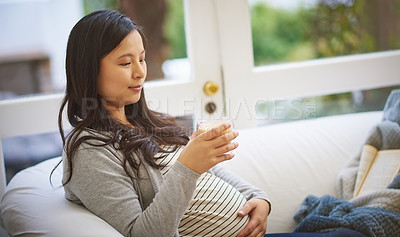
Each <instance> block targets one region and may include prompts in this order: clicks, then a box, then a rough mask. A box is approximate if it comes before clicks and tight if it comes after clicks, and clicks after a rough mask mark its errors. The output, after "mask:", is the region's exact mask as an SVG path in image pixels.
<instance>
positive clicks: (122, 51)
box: [97, 30, 147, 111]
mask: <svg viewBox="0 0 400 237" xmlns="http://www.w3.org/2000/svg"><path fill="white" fill-rule="evenodd" d="M146 74H147V65H146V62H145V50H144V46H143V41H142V37H141V35H140V34H139V32H138V31H137V30H133V31H132V32H131V33H129V34H128V35H127V36H126V37H125V38H124V39H123V40H122V41H121V43H120V44H119V45H118V46H117V47H116V48H115V49H114V50H113V51H111V52H110V53H109V54H107V55H106V56H105V57H104V58H102V59H101V61H100V72H99V77H98V82H97V90H98V93H99V95H100V96H101V98H102V101H103V104H104V106H105V107H106V109H107V110H109V111H110V110H111V111H113V110H120V109H121V108H124V106H125V105H128V104H132V103H136V102H138V101H139V99H140V95H141V91H142V86H143V83H144V80H145V79H146Z"/></svg>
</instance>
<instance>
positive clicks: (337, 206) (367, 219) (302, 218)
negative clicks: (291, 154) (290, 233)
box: [294, 195, 400, 237]
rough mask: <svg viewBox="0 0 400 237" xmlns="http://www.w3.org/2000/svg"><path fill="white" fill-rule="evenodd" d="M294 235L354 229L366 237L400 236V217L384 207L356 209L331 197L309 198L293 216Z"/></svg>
mask: <svg viewBox="0 0 400 237" xmlns="http://www.w3.org/2000/svg"><path fill="white" fill-rule="evenodd" d="M294 219H295V221H297V222H299V224H298V225H297V227H296V229H295V232H327V231H332V230H335V229H341V228H346V229H352V230H356V231H358V232H361V233H363V234H365V235H367V236H377V237H378V236H379V237H380V236H382V237H392V236H393V237H395V236H399V230H400V214H399V213H397V212H392V211H389V210H387V209H384V208H374V207H355V206H354V205H353V204H351V203H350V202H347V201H343V200H340V199H338V198H335V197H332V196H330V195H325V196H323V197H321V198H318V197H315V196H312V195H310V196H308V197H307V198H306V199H305V200H304V202H303V204H302V205H301V206H300V208H299V210H298V211H297V213H296V214H295V216H294Z"/></svg>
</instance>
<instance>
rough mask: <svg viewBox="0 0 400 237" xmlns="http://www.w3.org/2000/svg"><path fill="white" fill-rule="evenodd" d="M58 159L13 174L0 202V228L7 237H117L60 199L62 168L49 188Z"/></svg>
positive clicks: (99, 221) (106, 226) (84, 211)
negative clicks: (7, 234)
mask: <svg viewBox="0 0 400 237" xmlns="http://www.w3.org/2000/svg"><path fill="white" fill-rule="evenodd" d="M60 159H61V158H53V159H50V160H46V161H43V162H41V163H39V164H38V165H36V166H32V167H29V168H27V169H25V170H22V171H20V172H19V173H17V174H16V175H15V176H14V177H13V178H12V180H11V181H10V183H9V184H8V185H7V188H6V192H5V194H4V196H3V199H2V201H1V219H2V226H3V227H4V229H6V230H7V232H8V233H9V235H10V236H57V237H64V236H65V237H71V236H76V237H79V236H93V237H94V236H96V237H103V236H104V237H114V236H115V237H117V236H118V237H121V236H122V235H121V234H120V233H119V232H118V231H116V230H115V229H114V228H112V227H111V226H110V225H109V224H108V223H106V222H105V221H103V220H102V219H100V218H99V217H97V216H95V215H94V214H92V213H91V212H89V211H88V210H87V209H85V208H84V207H82V206H79V205H77V204H74V203H72V202H69V201H67V200H66V199H65V198H64V189H63V188H62V187H61V176H62V168H61V166H59V167H58V169H57V170H56V172H55V173H54V175H53V179H52V181H53V185H54V187H52V186H51V185H50V181H49V175H50V172H51V170H52V169H53V168H54V167H55V165H56V163H57V162H58V161H60Z"/></svg>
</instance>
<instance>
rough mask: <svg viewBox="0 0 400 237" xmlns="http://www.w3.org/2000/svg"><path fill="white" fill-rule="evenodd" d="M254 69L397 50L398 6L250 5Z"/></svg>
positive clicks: (294, 0)
mask: <svg viewBox="0 0 400 237" xmlns="http://www.w3.org/2000/svg"><path fill="white" fill-rule="evenodd" d="M249 3H250V12H251V24H252V36H253V49H254V63H255V65H256V66H258V65H266V64H274V63H281V62H292V61H303V60H308V59H315V58H325V57H333V56H339V55H350V54H360V53H368V52H377V51H385V50H392V49H400V23H399V22H400V4H399V2H398V1H396V0H387V1H379V0H372V1H371V0H313V1H304V0H286V1H280V0H263V1H262V0H261V1H260V0H259V1H255V0H249Z"/></svg>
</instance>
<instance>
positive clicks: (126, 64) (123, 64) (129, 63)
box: [120, 62, 131, 66]
mask: <svg viewBox="0 0 400 237" xmlns="http://www.w3.org/2000/svg"><path fill="white" fill-rule="evenodd" d="M120 65H121V66H129V65H131V62H127V63H121V64H120Z"/></svg>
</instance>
